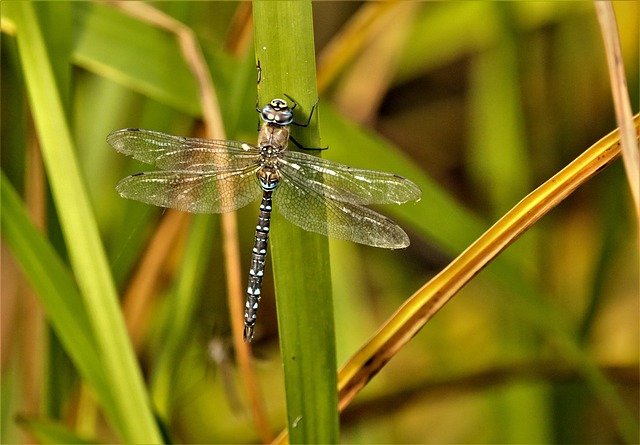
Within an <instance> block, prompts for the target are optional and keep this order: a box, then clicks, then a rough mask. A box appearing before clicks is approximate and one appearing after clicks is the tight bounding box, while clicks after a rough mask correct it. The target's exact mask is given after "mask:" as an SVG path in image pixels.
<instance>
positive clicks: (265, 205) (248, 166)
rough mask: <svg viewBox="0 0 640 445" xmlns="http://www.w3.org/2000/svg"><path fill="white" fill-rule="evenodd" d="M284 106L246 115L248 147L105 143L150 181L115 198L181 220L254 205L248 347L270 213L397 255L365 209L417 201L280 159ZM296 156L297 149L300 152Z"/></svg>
mask: <svg viewBox="0 0 640 445" xmlns="http://www.w3.org/2000/svg"><path fill="white" fill-rule="evenodd" d="M285 97H287V98H288V99H289V100H291V102H292V105H291V106H289V103H288V102H287V101H286V100H284V99H279V98H276V99H273V100H272V101H271V102H269V103H268V104H266V105H265V106H264V107H262V108H259V107H258V104H257V103H256V111H257V112H258V113H260V118H261V119H262V121H263V124H262V126H261V127H260V129H259V133H258V142H257V145H252V144H248V143H244V142H238V141H233V140H216V139H203V138H189V137H182V136H173V135H170V134H165V133H160V132H157V131H151V130H143V129H139V128H125V129H122V130H116V131H114V132H112V133H110V134H109V135H108V136H107V142H108V143H109V144H110V145H111V146H113V147H114V148H115V149H116V150H117V151H119V152H120V153H123V154H125V155H129V156H132V157H133V158H135V159H137V160H139V161H142V162H144V163H147V164H150V165H153V166H155V167H156V168H158V169H159V170H158V171H150V172H142V173H135V174H133V175H130V176H128V177H126V178H124V179H122V180H121V181H120V182H119V183H118V184H117V185H116V190H117V191H118V193H119V194H120V195H121V196H122V197H124V198H129V199H134V200H137V201H141V202H144V203H147V204H153V205H157V206H161V207H169V208H174V209H178V210H181V211H184V212H190V213H224V212H231V211H234V210H237V209H239V208H241V207H244V206H246V205H247V204H249V203H251V202H255V201H257V200H258V199H259V198H260V196H261V202H260V210H259V216H258V224H257V225H256V231H255V242H254V246H253V252H252V256H251V265H250V268H249V284H248V287H247V297H246V304H245V314H244V318H245V320H244V332H243V338H244V340H245V341H249V342H251V340H252V339H253V334H254V328H255V323H256V316H257V312H258V305H259V303H260V292H261V288H262V278H263V276H264V271H265V260H266V255H267V245H268V242H269V229H270V223H271V212H272V210H273V207H274V201H275V207H276V209H277V210H278V212H279V213H281V214H282V215H283V216H284V217H285V218H286V219H288V220H289V221H291V222H292V223H293V224H295V225H297V226H299V227H301V228H303V229H305V230H308V231H311V232H316V233H319V234H322V235H325V236H329V237H332V238H337V239H343V240H348V241H353V242H356V243H360V244H365V245H368V246H374V247H382V248H387V249H400V248H404V247H407V246H408V245H409V237H408V236H407V234H406V233H405V232H404V230H402V228H401V227H400V226H398V225H397V224H396V223H395V222H394V221H392V220H391V219H389V218H387V217H386V216H384V215H381V214H379V213H377V212H375V211H373V210H371V209H370V208H369V207H367V206H368V205H371V204H403V203H406V202H409V201H418V200H420V198H421V191H420V189H419V188H418V186H417V185H415V184H414V183H413V182H411V181H410V180H408V179H406V178H404V177H402V176H400V175H396V174H393V173H386V172H381V171H374V170H365V169H360V168H354V167H349V166H346V165H343V164H339V163H337V162H333V161H330V160H327V159H324V158H320V157H317V156H314V155H311V154H308V153H304V152H301V151H292V150H288V144H289V140H292V141H293V142H294V143H295V144H296V145H298V146H300V144H298V142H297V141H296V140H295V139H293V138H292V137H291V136H290V126H291V125H297V126H300V127H307V126H308V125H309V123H310V121H311V116H312V115H313V111H314V110H315V107H316V104H317V102H316V104H314V105H313V108H312V109H311V112H310V114H309V119H308V121H307V122H306V123H305V122H296V121H295V120H294V113H293V110H294V109H295V108H296V106H297V103H296V102H295V101H294V100H293V99H291V98H290V97H289V96H286V95H285ZM302 148H303V147H302Z"/></svg>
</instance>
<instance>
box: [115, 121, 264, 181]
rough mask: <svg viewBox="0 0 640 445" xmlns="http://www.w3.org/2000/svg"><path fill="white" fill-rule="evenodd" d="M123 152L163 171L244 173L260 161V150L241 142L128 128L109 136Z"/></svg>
mask: <svg viewBox="0 0 640 445" xmlns="http://www.w3.org/2000/svg"><path fill="white" fill-rule="evenodd" d="M107 142H108V143H109V144H110V145H111V146H112V147H113V148H115V149H116V150H118V151H119V152H120V153H124V154H126V155H129V156H132V157H133V158H134V159H137V160H139V161H142V162H144V163H147V164H151V165H155V166H156V167H158V168H160V169H162V170H170V171H189V172H198V173H215V172H222V171H229V170H242V169H245V168H247V167H249V166H251V165H252V164H255V163H256V162H257V159H258V157H259V155H260V149H259V148H257V147H255V146H253V145H250V144H244V143H242V142H238V141H223V140H216V139H201V138H187V137H182V136H173V135H170V134H165V133H160V132H157V131H151V130H142V129H138V128H125V129H123V130H116V131H114V132H112V133H110V134H109V136H107Z"/></svg>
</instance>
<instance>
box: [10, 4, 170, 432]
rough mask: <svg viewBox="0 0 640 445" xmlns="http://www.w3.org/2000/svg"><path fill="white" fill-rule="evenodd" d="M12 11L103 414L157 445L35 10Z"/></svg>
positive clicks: (120, 427)
mask: <svg viewBox="0 0 640 445" xmlns="http://www.w3.org/2000/svg"><path fill="white" fill-rule="evenodd" d="M11 8H12V9H11V13H12V17H13V18H14V19H15V22H16V27H17V32H18V34H17V41H18V51H19V54H20V61H21V64H22V69H23V72H24V76H25V84H26V86H27V91H28V95H29V104H30V107H31V113H32V114H33V119H34V123H35V128H36V131H37V134H38V140H39V141H40V143H41V148H42V155H43V159H44V164H45V167H46V170H47V177H48V179H49V184H50V186H51V191H52V195H53V199H54V202H55V205H56V210H57V213H58V215H59V217H60V224H61V227H62V231H63V235H64V239H65V243H66V246H67V249H68V252H69V258H70V261H71V265H72V269H73V272H74V276H75V278H76V280H77V283H78V287H79V289H80V292H81V295H82V298H83V304H84V306H85V308H86V311H87V315H88V319H89V325H90V326H91V329H92V330H93V334H94V336H95V339H96V345H97V349H98V357H100V359H101V362H100V365H101V367H102V368H103V370H104V375H105V381H106V383H107V386H108V388H109V391H110V392H111V396H112V399H111V400H104V399H103V400H101V402H102V403H103V404H104V403H114V404H115V408H114V409H113V410H107V412H109V413H112V414H115V417H111V418H110V420H111V422H112V424H113V426H114V428H115V429H116V430H117V431H118V433H119V434H120V437H121V439H122V440H123V441H126V442H129V443H159V442H160V441H161V440H160V435H159V433H158V430H157V427H156V424H155V422H154V419H153V416H152V414H151V410H150V407H149V404H148V399H147V395H146V392H145V388H144V383H143V380H142V374H141V372H140V368H139V367H138V365H137V362H136V357H135V355H134V353H133V349H132V347H131V343H130V342H129V339H128V334H127V331H126V328H125V324H124V320H123V318H122V314H121V312H120V307H119V302H118V296H117V293H116V289H115V285H114V283H113V279H112V277H111V274H110V271H109V266H108V264H107V260H106V256H105V253H104V249H103V246H102V243H101V241H100V236H99V234H98V228H97V225H96V221H95V218H94V215H93V211H92V209H91V205H90V203H89V199H88V197H87V192H86V188H85V186H84V182H83V180H82V177H81V174H80V169H79V166H78V162H77V159H76V156H75V149H74V144H73V141H72V138H71V134H70V132H69V126H68V124H67V121H66V119H65V111H64V107H63V104H62V100H61V96H60V89H59V87H58V85H57V83H56V80H55V77H54V73H53V69H52V65H51V59H52V57H51V55H50V54H49V52H48V48H47V46H46V45H45V39H44V35H43V33H42V29H41V28H40V26H39V24H38V20H37V17H36V13H35V5H34V3H32V2H15V3H13V4H12V5H11Z"/></svg>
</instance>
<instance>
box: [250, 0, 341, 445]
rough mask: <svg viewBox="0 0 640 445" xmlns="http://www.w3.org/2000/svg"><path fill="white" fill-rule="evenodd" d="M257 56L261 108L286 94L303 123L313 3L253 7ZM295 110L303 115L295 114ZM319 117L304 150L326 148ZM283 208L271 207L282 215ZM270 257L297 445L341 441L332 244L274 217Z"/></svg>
mask: <svg viewBox="0 0 640 445" xmlns="http://www.w3.org/2000/svg"><path fill="white" fill-rule="evenodd" d="M253 13H254V27H255V46H256V55H257V58H258V59H259V61H260V66H261V68H262V80H261V83H260V85H259V96H260V103H261V104H264V103H266V102H268V101H270V100H271V99H273V98H274V97H282V95H283V94H284V93H286V94H288V95H290V96H291V97H293V98H294V99H295V100H296V101H297V102H298V104H299V105H298V108H296V112H297V113H296V114H297V116H296V120H297V121H305V118H306V117H308V113H309V111H310V110H311V106H312V105H313V103H314V102H315V101H316V95H317V92H316V78H315V53H314V42H313V23H312V16H311V2H308V1H282V2H271V1H255V2H254V6H253ZM298 109H299V110H300V111H301V112H298ZM317 117H318V114H317V113H316V114H315V116H314V120H312V123H311V125H310V126H309V128H304V129H294V130H293V135H294V137H295V138H296V140H297V141H298V142H300V143H301V144H302V145H303V146H305V147H321V146H322V144H321V141H320V137H319V131H318V127H317V124H316V122H317V120H316V119H317ZM277 206H278V203H277V202H274V207H276V209H277ZM272 227H273V229H272V236H271V252H272V254H273V255H272V258H273V269H274V278H275V287H276V295H277V307H278V324H279V327H280V346H281V350H282V359H283V362H284V372H285V388H286V394H287V417H288V425H289V432H290V435H291V442H292V443H336V442H337V441H338V429H339V423H338V406H337V390H336V388H337V381H336V352H335V334H334V328H333V325H334V320H333V303H332V298H331V278H330V274H329V250H328V240H327V239H326V238H325V237H322V236H320V235H316V234H312V233H310V232H307V231H304V230H302V229H299V228H298V227H296V226H293V225H292V224H290V223H289V222H288V221H286V220H285V219H284V218H282V217H280V216H279V215H278V213H277V211H276V213H275V215H274V218H273V225H272Z"/></svg>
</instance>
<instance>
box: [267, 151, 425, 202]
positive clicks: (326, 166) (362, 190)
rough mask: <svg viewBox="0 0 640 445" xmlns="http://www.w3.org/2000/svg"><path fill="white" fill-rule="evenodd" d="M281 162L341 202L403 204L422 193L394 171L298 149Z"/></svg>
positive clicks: (297, 178)
mask: <svg viewBox="0 0 640 445" xmlns="http://www.w3.org/2000/svg"><path fill="white" fill-rule="evenodd" d="M280 162H281V164H282V170H283V171H284V174H286V175H288V176H290V177H292V178H294V179H295V181H296V182H300V183H304V184H305V185H306V186H307V187H310V188H312V189H313V190H315V191H316V193H319V194H322V195H324V196H327V197H328V198H331V199H335V200H337V201H342V202H347V203H351V204H356V205H369V204H402V203H405V202H408V201H418V200H419V199H420V197H421V196H422V192H421V191H420V189H419V188H418V186H417V185H415V184H414V183H413V182H411V181H410V180H408V179H406V178H404V177H402V176H400V175H396V174H393V173H386V172H380V171H375V170H364V169H361V168H353V167H349V166H346V165H343V164H339V163H337V162H333V161H329V160H327V159H322V158H318V157H316V156H311V155H309V154H306V153H300V152H295V151H288V152H286V153H285V154H284V156H283V158H282V159H281V161H280Z"/></svg>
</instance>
